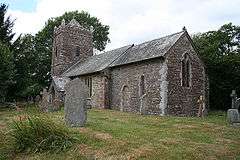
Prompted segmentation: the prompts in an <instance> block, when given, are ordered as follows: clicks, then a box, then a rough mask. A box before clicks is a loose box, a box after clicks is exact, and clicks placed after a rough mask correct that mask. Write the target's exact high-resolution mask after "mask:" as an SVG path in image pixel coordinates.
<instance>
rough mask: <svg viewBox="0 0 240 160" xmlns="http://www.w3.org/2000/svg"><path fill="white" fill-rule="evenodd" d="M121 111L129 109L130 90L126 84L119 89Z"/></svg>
mask: <svg viewBox="0 0 240 160" xmlns="http://www.w3.org/2000/svg"><path fill="white" fill-rule="evenodd" d="M120 110H121V111H128V110H130V91H129V87H128V86H127V85H124V86H123V87H122V89H121V108H120Z"/></svg>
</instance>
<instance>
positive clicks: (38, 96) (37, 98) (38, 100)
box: [35, 95, 41, 103]
mask: <svg viewBox="0 0 240 160" xmlns="http://www.w3.org/2000/svg"><path fill="white" fill-rule="evenodd" d="M40 101H41V97H40V95H37V96H36V97H35V103H39V102H40Z"/></svg>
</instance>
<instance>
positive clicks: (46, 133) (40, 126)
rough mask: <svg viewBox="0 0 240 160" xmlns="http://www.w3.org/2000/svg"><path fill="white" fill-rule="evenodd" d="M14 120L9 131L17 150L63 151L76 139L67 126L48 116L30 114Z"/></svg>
mask: <svg viewBox="0 0 240 160" xmlns="http://www.w3.org/2000/svg"><path fill="white" fill-rule="evenodd" d="M22 118H23V119H19V120H14V121H13V123H12V124H11V126H10V128H11V130H10V131H9V136H10V138H12V139H13V146H14V149H15V151H16V152H23V151H27V152H43V151H57V152H59V151H62V150H66V149H67V148H69V147H71V146H72V145H73V143H74V141H76V139H74V138H73V137H72V136H71V135H70V131H69V129H68V128H67V127H65V126H63V125H60V124H58V123H55V122H53V121H52V120H51V119H50V118H49V117H47V116H34V115H32V116H29V115H26V116H24V117H22Z"/></svg>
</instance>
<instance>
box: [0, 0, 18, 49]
mask: <svg viewBox="0 0 240 160" xmlns="http://www.w3.org/2000/svg"><path fill="white" fill-rule="evenodd" d="M7 9H8V6H7V5H6V4H2V3H1V4H0V41H1V42H2V43H7V44H8V45H9V44H10V41H11V40H12V39H13V36H14V35H15V34H14V33H13V32H12V28H13V25H14V22H13V21H11V19H10V17H6V12H7Z"/></svg>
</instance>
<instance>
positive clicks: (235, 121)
mask: <svg viewBox="0 0 240 160" xmlns="http://www.w3.org/2000/svg"><path fill="white" fill-rule="evenodd" d="M230 96H231V98H232V108H231V109H228V111H227V119H228V122H229V123H230V124H231V125H232V126H238V127H240V114H239V105H240V98H237V94H236V91H235V90H233V91H232V93H231V95H230Z"/></svg>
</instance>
